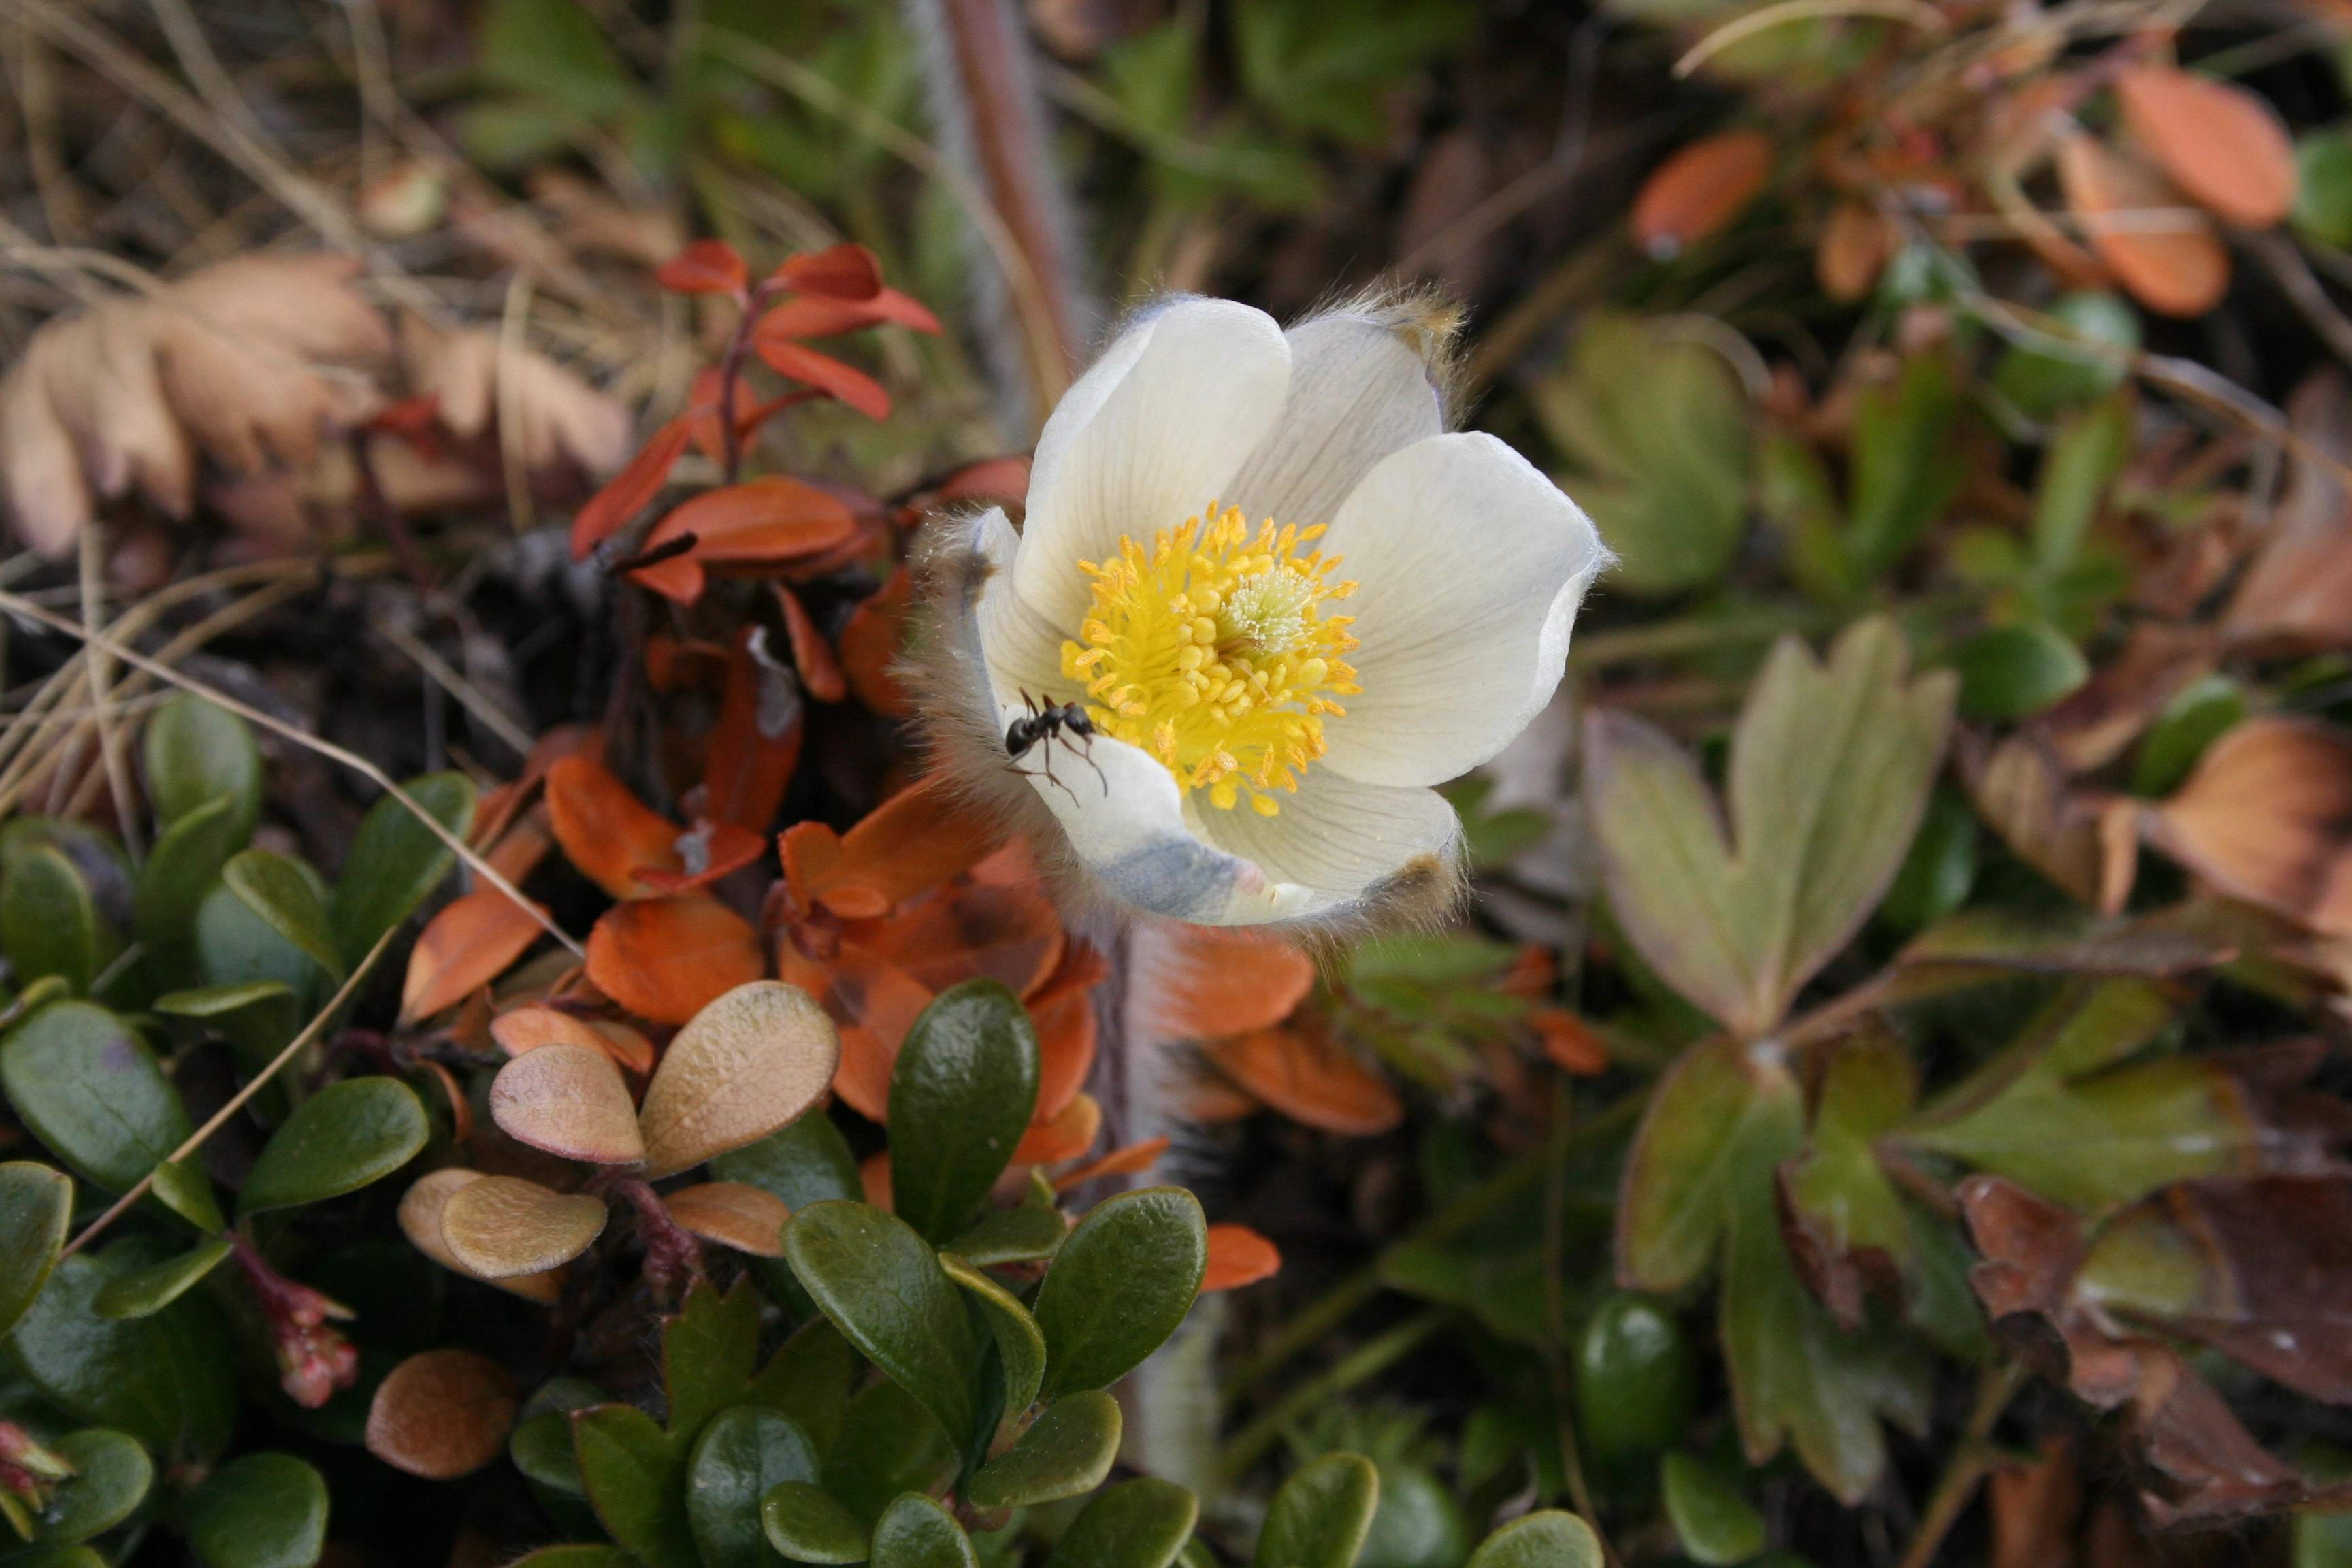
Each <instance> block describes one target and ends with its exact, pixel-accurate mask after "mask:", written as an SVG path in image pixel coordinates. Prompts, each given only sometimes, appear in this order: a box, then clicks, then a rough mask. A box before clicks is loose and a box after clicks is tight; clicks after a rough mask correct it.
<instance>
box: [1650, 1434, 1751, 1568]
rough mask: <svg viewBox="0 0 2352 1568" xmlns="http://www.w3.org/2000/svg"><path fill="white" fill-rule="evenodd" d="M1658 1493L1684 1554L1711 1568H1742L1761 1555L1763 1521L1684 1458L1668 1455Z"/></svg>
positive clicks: (1733, 1491) (1719, 1480)
mask: <svg viewBox="0 0 2352 1568" xmlns="http://www.w3.org/2000/svg"><path fill="white" fill-rule="evenodd" d="M1658 1490H1659V1491H1660V1492H1661V1493H1662V1494H1663V1495H1664V1498H1665V1502H1666V1518H1667V1519H1668V1520H1669V1521H1672V1522H1673V1524H1674V1527H1675V1535H1676V1537H1678V1538H1679V1539H1680V1540H1681V1542H1682V1543H1683V1550H1684V1551H1685V1552H1688V1553H1689V1554H1690V1555H1691V1556H1692V1557H1694V1558H1696V1560H1698V1561H1699V1562H1701V1563H1707V1564H1709V1565H1710V1568H1722V1565H1725V1564H1728V1563H1745V1562H1746V1561H1747V1560H1748V1559H1749V1558H1750V1557H1753V1556H1755V1555H1756V1554H1757V1553H1758V1552H1761V1551H1763V1550H1764V1516H1763V1515H1762V1514H1760V1513H1759V1512H1757V1511H1756V1505H1755V1504H1753V1503H1751V1502H1749V1501H1748V1500H1747V1499H1746V1498H1744V1497H1742V1496H1740V1495H1739V1489H1738V1488H1737V1487H1734V1486H1733V1485H1732V1484H1731V1483H1730V1482H1729V1481H1727V1480H1726V1479H1723V1477H1722V1476H1720V1475H1718V1474H1717V1473H1716V1471H1714V1470H1713V1469H1711V1468H1708V1467H1707V1466H1706V1465H1703V1464H1701V1463H1700V1462H1699V1461H1698V1460H1696V1459H1694V1458H1691V1457H1690V1456H1689V1455H1688V1454H1668V1455H1667V1456H1666V1457H1665V1458H1664V1460H1662V1461H1661V1462H1660V1464H1659V1467H1658Z"/></svg>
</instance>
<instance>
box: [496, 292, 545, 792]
mask: <svg viewBox="0 0 2352 1568" xmlns="http://www.w3.org/2000/svg"><path fill="white" fill-rule="evenodd" d="M529 329H530V268H527V267H518V268H515V270H514V276H513V277H511V278H509V279H507V300H506V308H505V309H504V310H501V311H500V312H499V351H498V359H497V362H496V365H495V369H494V371H493V374H492V377H491V390H492V392H493V393H494V395H496V398H497V405H498V414H499V468H502V469H503V470H504V471H505V474H506V481H507V525H508V526H509V528H511V529H513V531H515V532H516V533H518V534H522V533H529V532H530V531H531V530H532V529H534V528H536V527H538V526H539V509H538V508H536V507H534V506H533V505H532V504H531V500H530V457H529V454H528V453H527V452H526V451H525V450H524V447H523V439H524V430H523V417H522V371H521V365H522V355H523V352H524V350H525V349H526V348H527V347H528V346H529V344H528V342H527V336H526V335H527V333H528V331H529ZM523 749H524V750H525V751H529V750H530V748H529V747H528V746H526V747H525V748H523Z"/></svg>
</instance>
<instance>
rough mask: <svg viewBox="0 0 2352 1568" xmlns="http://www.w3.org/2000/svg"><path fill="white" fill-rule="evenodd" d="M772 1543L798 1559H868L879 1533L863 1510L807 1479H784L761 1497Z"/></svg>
mask: <svg viewBox="0 0 2352 1568" xmlns="http://www.w3.org/2000/svg"><path fill="white" fill-rule="evenodd" d="M760 1526H761V1530H762V1531H764V1532H765V1534H766V1536H767V1541H768V1544H769V1545H770V1546H771V1547H772V1548H774V1549H775V1550H776V1551H777V1552H780V1553H781V1554H782V1555H783V1556H785V1557H788V1558H791V1559H792V1560H793V1561H794V1562H796V1563H863V1562H865V1561H866V1558H867V1557H868V1556H869V1555H871V1554H872V1552H873V1549H874V1548H873V1535H872V1532H871V1531H868V1530H867V1529H866V1526H865V1525H864V1524H862V1523H860V1522H859V1521H858V1519H857V1516H856V1514H854V1513H852V1512H850V1511H849V1510H847V1509H845V1508H844V1507H842V1506H841V1504H840V1503H838V1502H836V1501H835V1500H834V1499H833V1497H832V1495H831V1494H830V1493H828V1492H826V1491H824V1490H823V1489H821V1488H818V1487H816V1486H814V1485H812V1484H811V1483H809V1482H807V1481H791V1480H788V1481H782V1482H779V1483H778V1484H777V1485H775V1486H774V1487H772V1488H770V1489H769V1490H768V1492H767V1495H766V1496H764V1497H763V1498H761V1500H760Z"/></svg>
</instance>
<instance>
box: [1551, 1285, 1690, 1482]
mask: <svg viewBox="0 0 2352 1568" xmlns="http://www.w3.org/2000/svg"><path fill="white" fill-rule="evenodd" d="M1697 1394H1698V1373H1697V1368H1696V1364H1695V1363H1694V1362H1693V1359H1692V1356H1691V1348H1690V1336H1689V1335H1687V1334H1685V1332H1684V1331H1683V1325H1682V1321H1681V1320H1680V1319H1678V1318H1676V1317H1675V1313H1674V1311H1673V1310H1672V1308H1671V1307H1669V1306H1668V1305H1667V1304H1666V1303H1665V1302H1664V1301H1661V1300H1657V1299H1655V1298H1654V1297H1648V1296H1639V1295H1635V1294H1633V1292H1632V1291H1627V1290H1619V1291H1612V1293H1611V1294H1610V1295H1608V1296H1607V1297H1605V1298H1603V1299H1602V1300H1601V1304H1600V1305H1599V1306H1597V1307H1595V1308H1594V1309H1593V1310H1592V1315H1591V1317H1590V1318H1587V1319H1586V1320H1585V1322H1584V1330H1583V1332H1582V1333H1581V1334H1580V1335H1579V1336H1578V1338H1577V1342H1576V1404H1577V1413H1578V1415H1580V1417H1581V1420H1580V1422H1579V1426H1580V1428H1581V1429H1582V1432H1583V1436H1584V1447H1585V1452H1586V1454H1587V1455H1588V1456H1589V1458H1591V1460H1593V1461H1595V1462H1598V1463H1601V1464H1604V1465H1605V1464H1613V1463H1616V1462H1618V1461H1621V1460H1623V1459H1626V1458H1632V1457H1633V1456H1634V1455H1639V1454H1654V1453H1656V1452H1658V1451H1659V1450H1660V1449H1662V1448H1664V1447H1666V1446H1667V1445H1669V1444H1671V1443H1675V1442H1677V1441H1679V1440H1680V1439H1681V1437H1682V1436H1683V1434H1684V1432H1685V1431H1686V1430H1687V1429H1688V1428H1689V1426H1690V1418H1691V1412H1692V1408H1693V1406H1694V1405H1695V1404H1696V1399H1697Z"/></svg>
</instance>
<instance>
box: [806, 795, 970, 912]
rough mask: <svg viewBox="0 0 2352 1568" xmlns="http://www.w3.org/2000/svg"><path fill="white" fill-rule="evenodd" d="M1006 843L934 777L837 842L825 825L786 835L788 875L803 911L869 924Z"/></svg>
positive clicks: (889, 802) (808, 824) (871, 815)
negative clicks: (815, 908) (813, 907)
mask: <svg viewBox="0 0 2352 1568" xmlns="http://www.w3.org/2000/svg"><path fill="white" fill-rule="evenodd" d="M812 830H814V831H812ZM1002 842H1003V837H1002V835H1001V834H1000V833H999V832H998V831H997V830H996V828H995V827H994V826H993V825H992V824H991V823H989V822H988V821H987V820H986V819H985V818H983V817H982V816H980V815H979V814H978V813H976V812H975V811H973V810H972V809H971V806H970V805H966V804H965V803H963V802H961V801H959V800H957V799H956V797H955V795H954V793H953V786H952V785H951V784H949V783H948V782H947V781H946V780H945V778H944V777H943V776H942V775H940V774H938V773H933V774H931V775H930V776H929V777H928V778H925V779H923V780H922V781H921V782H920V783H919V784H912V785H910V786H908V788H906V789H902V790H900V791H899V792H898V794H897V795H892V796H891V797H890V798H889V799H888V800H887V801H884V802H883V803H882V804H881V805H878V806H877V807H875V809H874V810H873V811H871V812H869V813H867V814H866V819H865V820H864V821H863V822H860V823H859V824H858V825H857V826H855V827H853V828H851V829H850V830H849V831H848V833H846V834H845V835H844V836H842V837H838V838H836V837H834V834H833V832H832V830H831V829H830V828H827V827H825V826H824V825H823V824H821V823H813V822H803V823H801V824H798V825H797V826H794V827H793V828H792V829H791V830H790V831H788V832H787V833H786V834H785V835H784V843H783V858H784V875H785V876H786V877H787V878H790V879H792V884H793V897H794V898H796V899H797V900H799V901H800V903H801V905H802V907H803V908H806V907H808V906H809V905H810V904H811V903H822V904H824V906H825V908H827V909H829V910H832V911H833V912H834V913H835V914H837V915H839V916H841V917H842V918H843V919H845V920H871V919H873V918H875V917H876V916H877V915H879V914H881V913H882V912H884V911H885V910H890V909H893V908H896V907H897V906H898V905H899V904H902V903H904V902H906V901H907V900H908V899H911V898H913V897H914V896H915V895H916V894H917V893H919V892H921V891H923V890H924V889H927V888H930V887H934V886H937V885H938V884H939V883H940V882H944V881H946V880H947V879H949V878H950V877H952V876H955V875H957V874H958V873H959V872H962V871H968V870H970V869H971V868H972V867H973V866H975V865H977V864H979V862H980V861H981V860H982V858H984V857H985V856H987V855H988V853H989V852H990V851H991V850H992V849H994V848H995V847H997V846H998V845H999V844H1000V843H1002Z"/></svg>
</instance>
